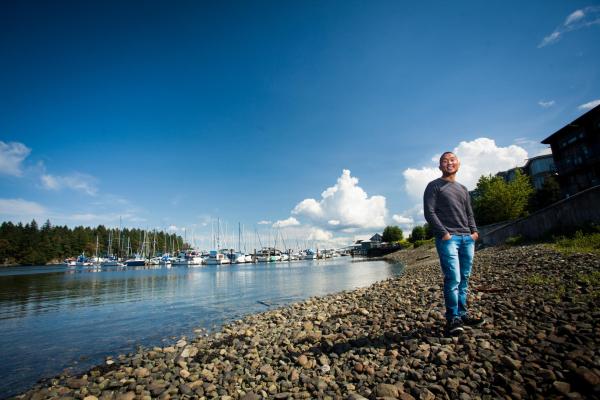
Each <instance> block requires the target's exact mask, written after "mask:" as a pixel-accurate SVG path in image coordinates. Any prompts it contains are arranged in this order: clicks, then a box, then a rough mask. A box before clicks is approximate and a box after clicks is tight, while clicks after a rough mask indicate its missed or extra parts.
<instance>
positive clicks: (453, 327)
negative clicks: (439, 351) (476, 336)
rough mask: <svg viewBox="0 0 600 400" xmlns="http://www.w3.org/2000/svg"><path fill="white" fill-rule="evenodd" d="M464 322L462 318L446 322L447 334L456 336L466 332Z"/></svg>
mask: <svg viewBox="0 0 600 400" xmlns="http://www.w3.org/2000/svg"><path fill="white" fill-rule="evenodd" d="M462 325H463V322H462V319H460V317H454V318H452V319H449V320H448V321H447V322H446V334H448V335H456V334H459V333H461V332H463V331H464V328H463V327H462Z"/></svg>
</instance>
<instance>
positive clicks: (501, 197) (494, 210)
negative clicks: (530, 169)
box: [473, 170, 533, 225]
mask: <svg viewBox="0 0 600 400" xmlns="http://www.w3.org/2000/svg"><path fill="white" fill-rule="evenodd" d="M532 193H533V186H532V185H531V182H530V181H529V178H528V177H527V176H526V175H523V174H522V173H521V172H520V171H519V170H517V171H516V173H515V178H514V179H513V180H512V181H510V182H506V181H505V180H504V179H503V178H502V177H499V176H491V175H489V176H482V177H481V178H479V181H478V182H477V187H476V188H475V191H474V193H473V211H474V213H475V219H476V220H477V223H478V224H480V225H487V224H493V223H495V222H501V221H507V220H512V219H516V218H520V217H523V216H525V215H527V205H528V203H529V199H530V197H531V195H532Z"/></svg>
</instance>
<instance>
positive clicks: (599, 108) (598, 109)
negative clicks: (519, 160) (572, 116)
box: [542, 105, 600, 144]
mask: <svg viewBox="0 0 600 400" xmlns="http://www.w3.org/2000/svg"><path fill="white" fill-rule="evenodd" d="M595 113H600V105H598V106H596V107H594V108H592V109H591V110H590V111H588V112H586V113H585V114H583V115H582V116H580V117H579V118H577V119H576V120H574V121H573V122H571V123H569V124H567V125H565V126H563V127H562V128H560V129H559V130H557V131H556V132H554V133H553V134H552V135H550V136H548V137H547V138H546V139H544V140H542V143H544V144H550V143H551V142H552V141H553V139H556V138H557V137H558V136H560V135H562V134H564V133H567V132H571V131H572V130H573V129H574V128H579V127H580V126H581V125H582V123H583V122H584V121H585V120H586V119H588V118H590V117H591V116H592V114H595Z"/></svg>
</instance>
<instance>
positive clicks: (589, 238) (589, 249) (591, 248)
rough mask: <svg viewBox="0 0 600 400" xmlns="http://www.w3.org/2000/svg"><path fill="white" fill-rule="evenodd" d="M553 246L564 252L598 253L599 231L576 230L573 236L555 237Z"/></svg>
mask: <svg viewBox="0 0 600 400" xmlns="http://www.w3.org/2000/svg"><path fill="white" fill-rule="evenodd" d="M554 247H555V248H556V249H557V250H558V251H562V252H566V253H600V233H583V232H582V231H577V232H575V235H574V236H573V237H565V236H561V237H558V238H555V241H554Z"/></svg>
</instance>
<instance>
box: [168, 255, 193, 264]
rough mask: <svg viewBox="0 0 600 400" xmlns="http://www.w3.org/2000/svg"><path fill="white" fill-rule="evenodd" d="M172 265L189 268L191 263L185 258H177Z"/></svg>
mask: <svg viewBox="0 0 600 400" xmlns="http://www.w3.org/2000/svg"><path fill="white" fill-rule="evenodd" d="M171 265H173V266H176V265H177V266H188V265H190V262H189V260H188V259H187V258H185V257H177V258H175V259H174V260H172V261H171Z"/></svg>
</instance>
